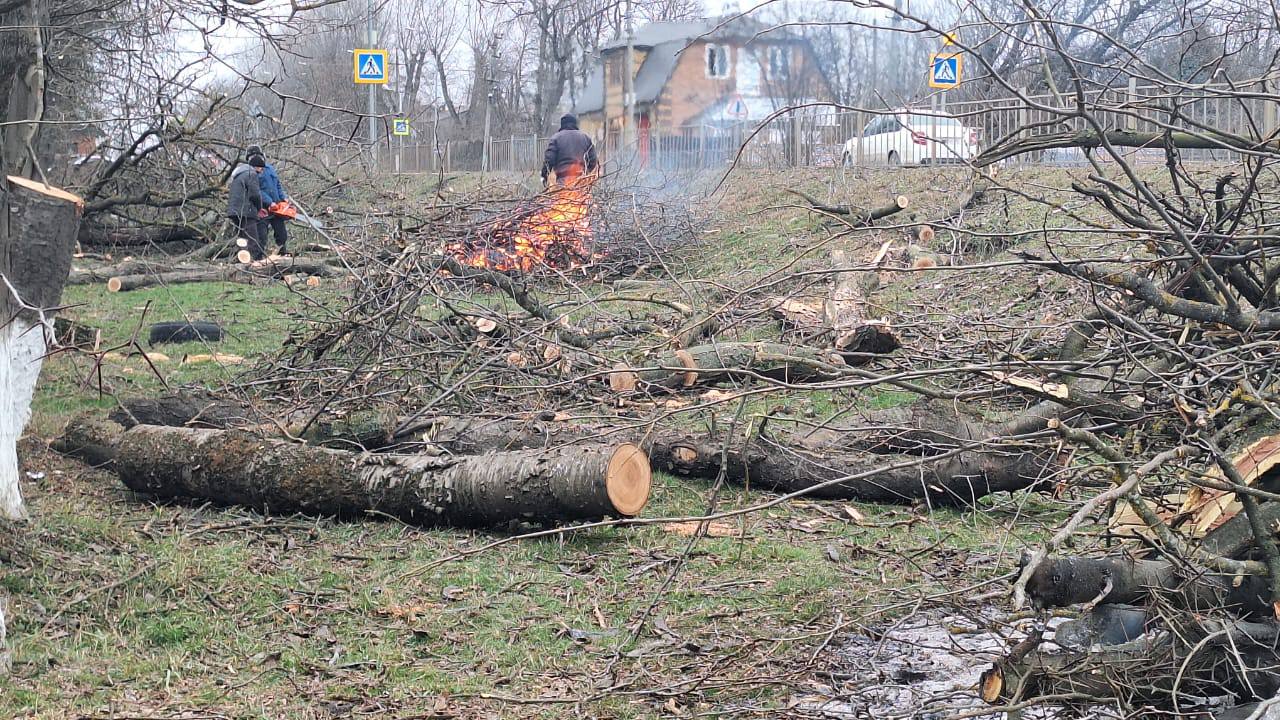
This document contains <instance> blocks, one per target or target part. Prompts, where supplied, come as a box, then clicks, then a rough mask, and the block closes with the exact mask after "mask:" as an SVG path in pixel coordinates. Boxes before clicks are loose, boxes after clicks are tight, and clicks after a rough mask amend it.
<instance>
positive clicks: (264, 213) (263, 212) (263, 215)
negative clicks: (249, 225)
mask: <svg viewBox="0 0 1280 720" xmlns="http://www.w3.org/2000/svg"><path fill="white" fill-rule="evenodd" d="M270 214H271V213H269V212H267V209H266V208H262V209H261V210H259V211H258V219H259V220H266V219H267V216H268V215H270Z"/></svg>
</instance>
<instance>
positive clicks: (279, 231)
mask: <svg viewBox="0 0 1280 720" xmlns="http://www.w3.org/2000/svg"><path fill="white" fill-rule="evenodd" d="M247 154H248V156H249V157H254V156H255V155H256V156H258V157H260V158H262V159H263V161H264V162H265V161H266V159H267V156H266V154H265V153H263V152H262V148H261V147H259V146H257V145H250V146H249V149H248V151H247ZM258 188H259V189H260V190H261V191H262V199H263V201H264V202H265V203H266V204H267V206H268V208H269V207H270V206H272V205H274V204H276V203H279V202H284V201H285V200H288V199H289V196H288V195H286V194H285V192H284V186H283V185H281V184H280V176H279V175H277V174H276V169H275V166H273V165H272V164H271V163H269V162H268V163H267V164H266V166H265V167H264V168H263V169H262V174H260V175H258ZM268 232H270V233H274V234H275V236H276V252H277V253H279V254H280V255H284V254H285V244H286V243H288V242H289V228H288V227H287V223H286V220H285V218H284V217H283V216H281V215H276V214H275V213H272V212H270V211H269V210H268V213H267V217H266V218H264V219H263V220H262V221H261V222H260V223H259V224H258V236H259V237H261V238H262V247H263V248H264V249H265V248H266V247H267V234H268Z"/></svg>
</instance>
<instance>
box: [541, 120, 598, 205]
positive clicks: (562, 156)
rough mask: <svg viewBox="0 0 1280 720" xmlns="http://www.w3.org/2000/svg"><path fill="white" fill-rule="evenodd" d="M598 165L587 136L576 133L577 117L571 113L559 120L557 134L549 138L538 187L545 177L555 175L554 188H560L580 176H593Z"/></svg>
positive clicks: (594, 150) (544, 183) (544, 182)
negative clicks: (584, 174)
mask: <svg viewBox="0 0 1280 720" xmlns="http://www.w3.org/2000/svg"><path fill="white" fill-rule="evenodd" d="M598 165H599V161H598V160H597V159H596V148H595V145H594V144H593V143H592V142H591V136H590V135H587V134H586V133H584V132H582V131H581V130H579V129H578V116H577V115H574V114H572V113H570V114H567V115H565V116H564V117H562V118H560V131H559V132H557V133H556V134H555V135H552V136H551V142H549V143H547V151H546V153H545V154H544V155H543V161H542V184H543V185H546V184H547V176H548V175H550V174H551V173H552V172H555V174H556V185H559V186H560V187H564V186H566V185H568V184H570V183H572V182H575V181H576V180H577V179H578V178H580V177H582V175H583V173H587V174H590V173H593V172H595V170H596V167H597V166H598Z"/></svg>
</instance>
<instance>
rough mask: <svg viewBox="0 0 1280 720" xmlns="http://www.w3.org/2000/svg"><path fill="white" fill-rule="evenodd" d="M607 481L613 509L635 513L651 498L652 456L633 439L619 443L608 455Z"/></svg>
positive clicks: (623, 514) (623, 512)
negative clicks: (650, 462)
mask: <svg viewBox="0 0 1280 720" xmlns="http://www.w3.org/2000/svg"><path fill="white" fill-rule="evenodd" d="M604 484H605V489H606V490H607V491H608V493H609V502H611V503H613V508H614V510H617V511H618V514H619V515H621V516H623V517H634V516H635V515H636V514H638V513H639V512H640V511H641V510H642V509H644V506H645V504H647V503H648V502H649V490H650V488H651V487H652V484H653V473H652V470H651V469H650V468H649V456H648V455H646V454H645V452H644V451H643V450H641V449H640V448H638V447H636V446H635V445H632V444H631V443H624V444H622V445H620V446H618V449H617V450H615V451H614V452H613V457H611V458H609V467H608V469H607V470H606V471H605V477H604Z"/></svg>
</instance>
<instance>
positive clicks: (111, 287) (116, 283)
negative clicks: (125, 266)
mask: <svg viewBox="0 0 1280 720" xmlns="http://www.w3.org/2000/svg"><path fill="white" fill-rule="evenodd" d="M123 285H124V283H123V282H122V281H121V280H120V278H118V277H113V278H111V279H110V280H108V281H107V292H113V293H116V292H120V288H121V287H122V286H123Z"/></svg>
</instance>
